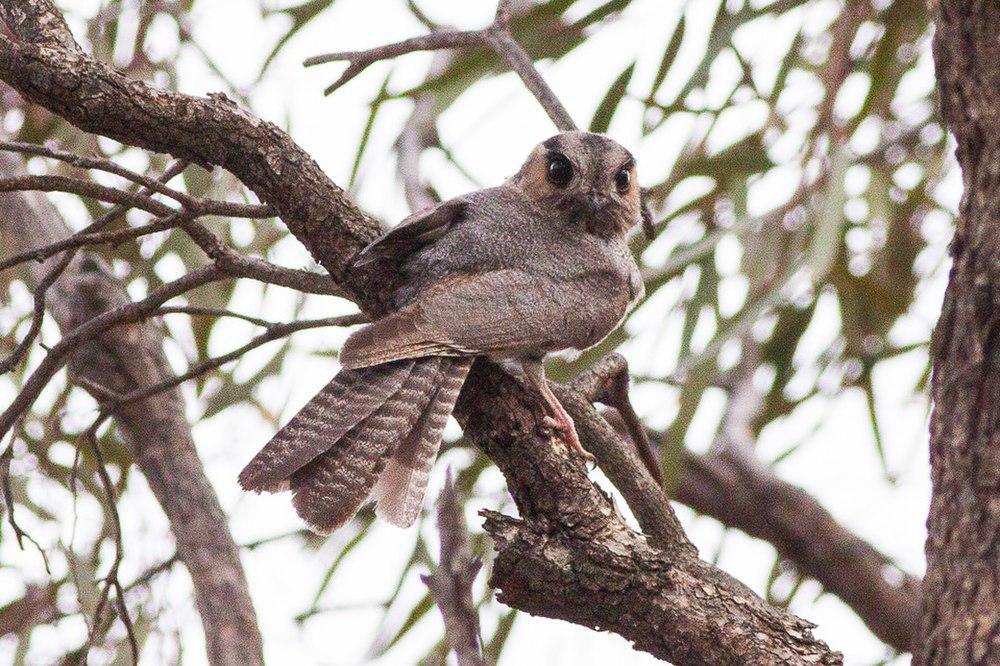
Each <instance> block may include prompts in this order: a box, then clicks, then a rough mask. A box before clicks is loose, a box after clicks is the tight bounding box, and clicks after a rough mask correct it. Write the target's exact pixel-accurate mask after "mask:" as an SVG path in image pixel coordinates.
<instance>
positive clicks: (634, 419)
mask: <svg viewBox="0 0 1000 666" xmlns="http://www.w3.org/2000/svg"><path fill="white" fill-rule="evenodd" d="M572 385H573V388H575V389H576V390H578V391H580V392H581V393H583V394H584V395H585V396H586V397H587V399H589V400H591V401H592V402H599V403H601V404H604V405H607V406H608V407H613V408H614V409H616V410H617V411H618V413H619V415H620V416H621V417H622V421H624V423H625V426H626V428H627V429H628V434H629V437H630V438H631V439H632V442H633V443H634V445H635V447H636V449H637V450H638V453H639V458H640V459H641V460H642V462H643V464H644V465H645V466H646V469H647V470H648V471H649V474H650V475H651V476H652V477H653V478H654V479H655V480H656V482H657V483H658V484H660V485H661V486H662V485H663V473H662V472H661V471H660V463H659V461H658V460H657V459H656V455H655V454H654V453H653V446H652V444H651V443H650V441H649V435H647V434H646V428H645V427H644V426H643V425H642V421H640V420H639V416H638V415H637V414H636V413H635V410H634V409H633V408H632V402H631V400H629V395H628V391H629V372H628V363H626V361H625V357H624V356H622V355H621V354H617V353H614V354H608V355H607V356H605V357H604V358H602V359H601V360H599V361H598V362H597V363H595V364H594V365H592V366H591V367H590V369H589V370H587V371H586V372H584V373H581V374H580V375H579V376H577V377H576V378H575V379H574V380H573V384H572Z"/></svg>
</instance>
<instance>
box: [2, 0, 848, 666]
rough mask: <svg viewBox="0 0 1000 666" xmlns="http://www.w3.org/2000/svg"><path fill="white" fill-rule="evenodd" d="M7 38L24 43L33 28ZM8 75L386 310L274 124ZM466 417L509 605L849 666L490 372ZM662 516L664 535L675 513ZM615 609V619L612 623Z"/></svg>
mask: <svg viewBox="0 0 1000 666" xmlns="http://www.w3.org/2000/svg"><path fill="white" fill-rule="evenodd" d="M14 4H17V5H18V7H19V8H21V9H24V8H27V9H26V11H32V12H35V13H36V14H37V15H38V16H43V15H45V14H47V13H52V12H53V11H54V10H53V9H52V6H51V4H50V3H49V2H47V1H46V0H27V1H26V2H18V3H14V1H13V0H0V6H3V7H8V8H9V7H11V6H12V5H14ZM29 23H30V21H29ZM13 27H14V29H15V30H16V31H17V34H18V36H19V37H20V38H21V39H22V40H28V39H30V37H31V31H30V29H25V28H23V26H21V27H18V26H13ZM0 79H3V80H5V81H7V82H8V83H10V84H11V85H13V86H15V87H16V88H17V89H18V90H20V91H21V92H22V93H23V94H25V95H26V96H27V97H28V98H29V99H31V100H33V101H36V102H38V103H41V104H43V105H44V106H46V107H47V108H49V109H50V110H52V111H54V112H56V113H58V114H59V115H61V116H63V117H64V118H66V119H68V120H70V121H71V122H73V123H74V124H76V125H78V126H80V127H81V128H83V129H86V130H88V131H92V132H97V133H100V134H104V135H107V136H111V137H112V138H115V139H117V140H119V141H123V142H125V143H129V144H132V145H139V146H143V147H146V148H150V149H153V150H160V151H164V152H169V153H171V154H174V155H177V156H180V157H184V158H187V159H191V160H193V161H196V162H198V163H200V164H203V165H206V166H208V165H212V164H218V165H221V166H224V167H226V168H228V169H229V170H230V171H232V172H233V173H234V174H236V175H237V177H239V178H240V179H241V180H243V182H244V183H245V184H247V186H248V187H250V188H251V189H252V190H253V191H254V192H255V193H257V195H258V196H259V197H260V199H261V200H262V201H263V202H265V203H267V204H270V205H272V206H274V207H275V209H276V210H277V211H278V213H279V214H280V215H281V217H282V219H284V220H285V222H286V223H287V224H288V226H289V228H290V229H291V231H292V233H293V234H294V235H295V236H296V237H297V238H299V240H301V241H302V242H303V243H304V244H305V245H306V246H307V247H308V248H309V249H310V251H311V252H312V253H313V256H314V257H316V258H317V260H319V261H320V263H322V264H323V265H324V266H325V267H326V268H327V269H328V270H329V271H330V272H331V274H333V275H334V277H335V278H336V279H337V280H339V281H340V282H341V283H342V284H344V285H345V287H347V288H348V289H350V291H351V292H352V294H354V295H355V296H356V298H357V300H358V301H359V303H361V304H363V305H364V306H365V307H367V308H369V309H371V310H373V311H376V312H377V311H378V308H379V304H380V303H381V302H382V300H383V299H384V298H385V297H386V296H387V294H388V293H389V288H390V287H391V284H390V283H389V280H388V279H386V276H382V275H378V276H374V275H371V274H369V273H365V272H360V271H359V272H352V271H349V270H348V266H349V262H350V259H351V257H352V256H353V255H354V253H355V252H356V251H357V249H359V248H360V247H361V246H362V245H363V244H364V243H365V242H366V241H368V240H370V239H371V238H372V237H373V236H374V235H375V234H376V233H377V225H376V224H375V223H374V222H373V221H372V220H369V219H368V218H365V217H364V216H363V215H361V214H360V213H359V212H358V211H357V209H356V208H355V207H354V206H353V205H352V204H350V202H348V201H347V200H346V199H345V198H344V196H343V193H342V191H341V190H340V189H339V188H337V187H336V186H334V185H333V184H332V183H330V182H329V180H328V179H327V178H326V177H325V176H324V175H323V174H322V172H320V171H319V169H318V167H316V165H315V163H314V162H313V161H312V160H311V159H310V158H309V157H308V156H307V155H306V154H305V153H304V152H303V151H302V150H301V149H300V148H298V147H297V146H295V145H294V143H292V141H291V139H289V138H288V137H287V135H285V134H284V133H282V132H281V131H280V130H279V129H278V128H276V127H274V126H273V125H270V124H268V123H264V122H261V121H260V120H258V119H256V118H254V117H253V116H252V115H250V114H249V113H246V112H244V111H241V110H239V109H237V108H236V107H235V106H233V105H232V104H230V103H228V102H226V101H223V100H221V99H219V98H213V99H209V100H206V99H200V98H194V97H190V96H185V95H179V94H176V93H167V92H164V91H161V90H158V89H155V88H152V87H151V86H148V85H145V84H142V83H138V82H132V81H129V80H127V79H125V77H123V76H122V75H120V74H118V73H117V72H113V71H111V70H110V69H109V68H107V67H106V66H104V65H103V64H101V63H97V62H95V61H93V60H92V59H90V58H88V57H86V56H84V55H82V54H80V53H79V52H75V51H69V50H62V49H57V48H51V46H50V45H48V44H44V45H41V46H40V45H38V44H28V43H13V42H11V41H10V40H3V39H2V38H0ZM161 303H162V301H161ZM157 305H159V304H157ZM98 319H99V318H98ZM104 323H107V322H104ZM85 326H86V325H85ZM81 328H83V327H81ZM60 344H62V343H60ZM43 363H44V362H43ZM29 381H30V380H29ZM457 416H458V417H459V418H460V420H461V421H463V422H464V425H465V426H466V432H467V433H468V434H469V436H470V437H471V438H472V439H473V440H474V441H476V442H477V443H478V444H479V445H480V446H481V447H482V448H483V449H484V450H485V451H486V452H487V453H488V454H489V455H490V456H491V457H492V458H493V459H494V460H495V461H496V462H497V464H498V466H499V467H500V469H501V470H502V471H503V472H504V474H505V476H506V477H507V480H508V486H509V488H510V490H511V493H512V495H513V496H514V498H515V501H516V502H517V504H518V507H519V509H520V513H521V519H520V520H513V519H504V518H491V519H490V520H489V521H488V522H487V526H488V528H489V529H490V530H491V532H492V533H493V534H494V536H495V538H496V540H497V546H498V549H499V557H498V566H497V567H496V569H495V572H494V578H493V580H494V583H495V584H497V585H498V586H499V587H500V588H501V590H502V595H503V598H504V599H507V600H508V601H509V602H510V603H512V604H513V605H515V606H517V607H520V608H524V609H526V610H529V611H530V612H535V613H540V614H545V615H549V616H551V617H560V618H563V619H568V620H570V621H576V622H580V623H582V624H585V625H588V626H595V625H599V626H603V627H606V628H609V629H614V630H615V631H618V632H619V633H621V634H622V635H623V636H625V637H627V638H629V639H630V640H633V641H634V642H635V643H636V645H637V646H638V647H640V648H641V649H645V650H648V651H650V652H652V653H653V654H655V655H657V656H660V657H661V658H665V659H671V660H673V661H674V662H675V663H678V664H685V663H705V662H710V663H713V662H714V663H830V664H833V663H840V657H839V655H838V654H837V653H835V652H831V651H830V650H829V648H827V646H826V645H825V644H824V643H822V641H818V640H816V639H815V638H814V637H813V636H812V634H811V632H810V631H809V626H810V625H809V624H808V623H806V622H804V621H802V620H799V619H797V618H795V617H793V616H791V615H789V614H787V613H785V612H784V611H780V610H777V609H773V608H770V607H768V606H767V605H766V604H765V603H764V602H763V601H762V600H761V599H760V598H759V597H757V596H755V595H754V594H753V593H752V592H750V591H749V590H747V589H746V588H745V587H744V586H743V585H741V584H740V583H738V582H737V581H735V580H733V579H732V578H730V577H729V576H727V575H725V574H724V573H722V572H720V571H718V570H716V569H714V568H713V567H711V566H709V565H707V564H705V563H704V562H701V561H699V560H698V559H697V558H696V557H694V556H693V554H691V548H690V546H689V545H688V544H687V542H686V540H683V539H682V537H681V535H676V536H677V540H676V541H675V542H673V543H668V542H667V539H663V546H664V547H657V546H655V545H653V544H651V543H650V542H647V540H646V539H645V538H644V537H642V536H641V535H638V534H636V533H634V532H632V531H631V530H630V529H629V528H628V527H627V525H626V524H625V522H624V521H623V520H622V518H621V516H620V515H618V513H617V512H616V511H615V509H614V507H613V505H612V504H611V501H610V499H609V498H608V497H607V496H606V495H605V494H604V493H603V492H601V491H600V490H599V489H598V488H597V487H596V486H595V485H594V484H593V483H592V482H591V481H590V480H589V479H588V478H587V474H586V470H585V469H584V467H583V466H582V463H581V461H580V460H579V458H578V457H576V456H573V455H571V454H569V453H568V452H566V451H565V450H563V449H562V448H561V447H559V446H554V445H553V444H552V442H551V441H550V439H549V437H548V436H547V434H545V429H544V428H543V427H542V418H541V417H542V414H541V410H540V408H539V405H537V404H535V402H534V401H533V400H532V399H531V398H530V397H529V396H527V395H525V393H524V392H523V391H522V390H521V388H520V386H519V385H518V384H517V383H516V382H515V381H513V380H512V379H511V378H510V377H509V376H508V375H506V374H505V373H503V372H501V371H500V370H499V369H498V368H497V367H496V366H495V365H493V364H491V363H488V362H486V361H480V362H478V363H477V364H476V365H475V367H474V370H473V373H472V374H471V376H470V380H469V381H468V382H467V384H466V387H465V389H464V390H463V395H462V399H461V401H460V407H459V409H458V411H457ZM605 425H606V424H605ZM617 446H618V448H619V449H624V448H625V447H622V446H621V445H620V442H619V443H618V445H617ZM636 460H637V459H636ZM636 464H638V469H639V470H642V471H641V472H640V474H642V473H644V472H645V470H644V467H642V465H641V463H639V462H638V461H637V462H636ZM647 478H648V477H647ZM650 482H651V483H652V481H651V479H650ZM663 505H665V506H666V503H663ZM666 511H667V512H668V513H667V514H665V516H663V520H664V530H663V531H664V536H667V535H669V534H670V524H671V520H670V519H671V518H672V515H670V514H669V506H667V509H666ZM674 522H675V520H674ZM574 565H579V566H574ZM556 581H558V583H559V585H558V587H556V588H553V589H552V590H551V594H542V593H541V590H542V587H540V586H542V585H545V584H547V583H552V582H556ZM605 602H607V603H605ZM616 603H617V604H619V605H618V606H617V610H619V611H621V612H620V613H617V614H616V616H615V617H608V616H607V615H608V609H610V608H614V604H616ZM616 618H617V619H616Z"/></svg>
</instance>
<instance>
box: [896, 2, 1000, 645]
mask: <svg viewBox="0 0 1000 666" xmlns="http://www.w3.org/2000/svg"><path fill="white" fill-rule="evenodd" d="M935 9H936V12H937V16H936V22H937V33H936V35H935V39H934V54H935V59H936V65H937V76H938V83H939V85H940V93H941V108H942V111H943V114H944V117H945V120H946V121H947V122H948V126H949V128H950V129H951V130H952V132H954V134H955V137H956V139H957V141H958V148H957V151H956V154H957V156H958V161H959V163H960V165H961V167H962V173H963V176H964V182H965V195H964V197H963V199H962V203H961V207H960V211H959V218H958V220H957V221H956V228H955V239H954V242H953V244H952V248H951V254H952V259H953V261H954V264H953V266H952V269H951V276H950V279H949V283H948V289H947V292H946V293H945V299H944V306H943V309H942V312H941V319H940V321H939V322H938V326H937V330H936V331H935V334H934V340H933V345H932V354H933V360H934V381H933V387H932V397H933V399H934V413H933V416H932V418H931V447H930V448H931V450H930V454H931V469H932V481H933V497H932V500H931V511H930V517H929V519H928V531H929V534H928V539H927V575H926V577H925V579H924V601H923V616H922V626H921V636H922V639H921V641H920V643H921V645H920V649H919V651H918V654H917V655H916V658H915V663H917V664H948V665H951V664H963V665H965V664H970V665H971V664H984V665H985V664H1000V234H998V232H1000V226H998V225H1000V197H998V186H1000V41H998V39H997V34H998V27H1000V4H998V3H996V2H982V1H978V2H970V1H968V0H942V1H941V2H939V3H938V5H937V7H936V8H935Z"/></svg>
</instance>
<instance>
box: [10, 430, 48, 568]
mask: <svg viewBox="0 0 1000 666" xmlns="http://www.w3.org/2000/svg"><path fill="white" fill-rule="evenodd" d="M13 458H14V442H13V441H11V442H10V443H9V444H8V445H7V448H6V449H4V452H3V453H2V454H0V490H2V491H3V504H4V509H5V510H6V511H7V522H8V523H9V524H10V526H11V528H12V529H13V530H14V536H15V537H16V538H17V545H18V547H19V548H21V550H24V539H27V540H28V541H29V542H30V543H31V544H32V545H33V546H34V547H35V548H36V549H37V550H38V552H39V553H41V555H42V562H43V563H44V564H45V571H46V572H47V573H50V574H51V570H50V569H49V557H48V555H47V554H46V553H45V549H44V548H42V546H41V544H39V543H38V542H37V541H35V539H34V537H32V536H31V535H30V534H28V533H27V532H25V531H24V530H23V529H21V526H20V525H18V524H17V521H16V520H15V519H14V494H13V492H12V491H11V488H10V463H11V460H12V459H13Z"/></svg>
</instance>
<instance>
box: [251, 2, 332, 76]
mask: <svg viewBox="0 0 1000 666" xmlns="http://www.w3.org/2000/svg"><path fill="white" fill-rule="evenodd" d="M334 2H336V0H309V1H308V2H304V3H302V4H301V5H296V6H294V7H286V8H284V9H266V10H264V16H265V17H269V16H274V15H276V14H284V15H286V16H288V17H289V18H291V19H292V25H291V27H290V28H289V29H288V32H286V33H285V34H284V35H282V36H281V39H279V40H278V43H277V44H275V45H274V48H272V49H271V52H270V53H268V54H267V58H265V59H264V64H263V65H261V67H260V74H259V75H258V76H257V80H258V81H260V80H261V79H262V78H264V73H265V72H267V70H268V68H269V67H270V66H271V63H272V62H274V59H275V58H276V57H277V56H278V53H280V52H281V49H282V48H284V46H285V44H287V43H288V41H289V40H290V39H291V38H292V37H294V36H295V35H296V34H298V32H299V31H300V30H302V28H304V27H306V24H308V23H309V22H310V21H312V20H313V19H314V18H316V17H317V16H319V15H320V14H321V13H322V12H323V11H325V10H326V9H328V8H330V7H331V6H333V3H334Z"/></svg>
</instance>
